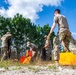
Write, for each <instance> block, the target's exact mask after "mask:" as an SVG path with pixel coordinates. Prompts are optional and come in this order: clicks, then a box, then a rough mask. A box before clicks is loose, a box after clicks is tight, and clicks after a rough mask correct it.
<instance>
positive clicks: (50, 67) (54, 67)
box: [48, 65, 56, 70]
mask: <svg viewBox="0 0 76 75" xmlns="http://www.w3.org/2000/svg"><path fill="white" fill-rule="evenodd" d="M48 69H49V70H50V69H56V66H55V65H52V66H48Z"/></svg>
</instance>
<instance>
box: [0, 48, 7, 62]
mask: <svg viewBox="0 0 76 75" xmlns="http://www.w3.org/2000/svg"><path fill="white" fill-rule="evenodd" d="M7 49H8V48H7V47H2V49H1V56H2V57H1V62H2V61H3V60H5V59H7Z"/></svg>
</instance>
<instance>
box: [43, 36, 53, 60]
mask: <svg viewBox="0 0 76 75" xmlns="http://www.w3.org/2000/svg"><path fill="white" fill-rule="evenodd" d="M44 39H45V45H44V47H43V48H45V50H46V60H50V59H51V58H52V54H51V49H52V44H51V41H50V39H49V38H47V35H45V36H44Z"/></svg>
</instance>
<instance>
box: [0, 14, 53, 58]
mask: <svg viewBox="0 0 76 75" xmlns="http://www.w3.org/2000/svg"><path fill="white" fill-rule="evenodd" d="M49 31H50V26H49V25H48V24H46V25H44V26H43V27H40V25H38V26H37V25H35V24H34V23H32V22H31V21H30V19H27V18H24V17H23V16H22V15H20V14H16V15H15V16H14V18H5V17H3V16H0V37H1V36H2V35H4V34H5V33H6V32H10V33H11V34H12V36H13V47H14V48H16V50H17V54H18V57H19V55H20V52H21V51H25V50H26V42H27V41H30V42H33V43H35V44H36V45H38V46H39V48H42V47H43V45H44V35H47V34H48V33H49ZM54 36H55V34H54V32H53V34H52V37H51V41H52V39H53V37H54Z"/></svg>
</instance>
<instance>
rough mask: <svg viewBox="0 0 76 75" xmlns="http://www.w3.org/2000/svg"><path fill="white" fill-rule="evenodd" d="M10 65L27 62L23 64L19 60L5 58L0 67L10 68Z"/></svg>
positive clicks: (20, 64) (19, 64)
mask: <svg viewBox="0 0 76 75" xmlns="http://www.w3.org/2000/svg"><path fill="white" fill-rule="evenodd" d="M9 66H26V64H22V63H20V62H19V61H16V62H15V61H13V60H4V61H2V62H0V67H4V68H8V67H9Z"/></svg>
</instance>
